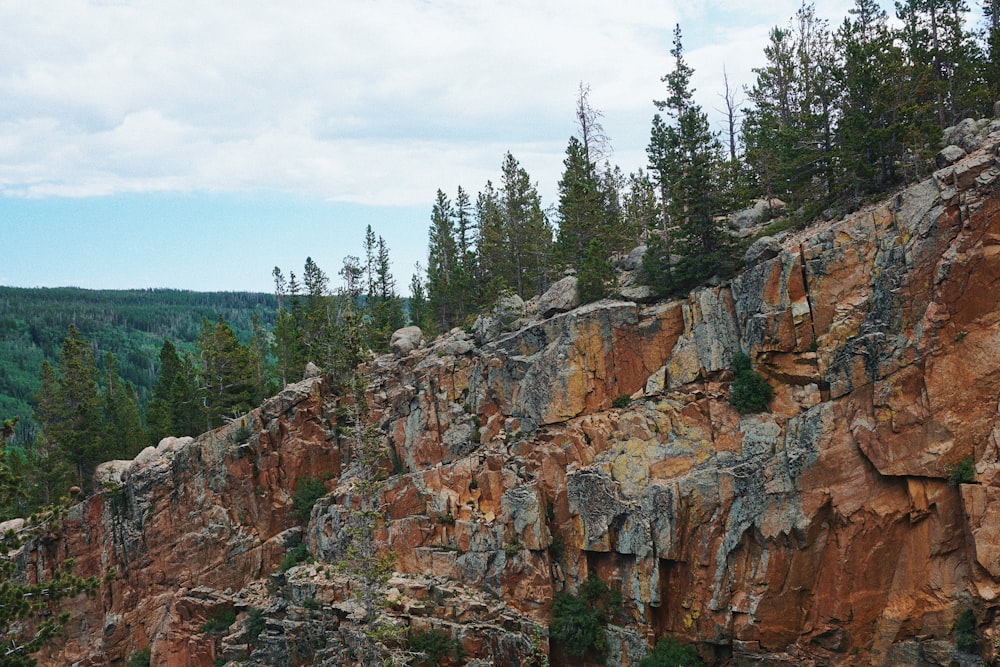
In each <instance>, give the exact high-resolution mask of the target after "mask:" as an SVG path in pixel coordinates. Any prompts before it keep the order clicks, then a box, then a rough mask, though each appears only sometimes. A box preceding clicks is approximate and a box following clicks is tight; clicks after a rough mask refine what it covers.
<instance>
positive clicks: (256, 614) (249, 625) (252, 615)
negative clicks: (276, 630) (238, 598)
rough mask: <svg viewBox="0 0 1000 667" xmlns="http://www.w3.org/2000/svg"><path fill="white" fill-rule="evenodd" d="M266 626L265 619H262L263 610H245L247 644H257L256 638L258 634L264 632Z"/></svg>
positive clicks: (255, 608) (251, 608) (252, 608)
mask: <svg viewBox="0 0 1000 667" xmlns="http://www.w3.org/2000/svg"><path fill="white" fill-rule="evenodd" d="M266 625H267V619H265V618H264V610H263V609H258V608H257V607H250V609H248V610H247V620H246V629H247V642H248V643H250V644H255V643H257V638H258V637H260V633H262V632H264V627H265V626H266Z"/></svg>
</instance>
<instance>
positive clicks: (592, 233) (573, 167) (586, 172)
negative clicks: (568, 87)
mask: <svg viewBox="0 0 1000 667" xmlns="http://www.w3.org/2000/svg"><path fill="white" fill-rule="evenodd" d="M563 164H564V165H565V170H564V171H563V176H562V178H561V179H560V180H559V207H558V214H559V231H558V235H557V237H556V245H555V249H554V254H555V256H556V258H557V260H558V262H559V264H560V265H561V266H564V267H570V268H573V269H577V270H578V269H579V268H580V265H581V264H582V262H583V257H584V255H585V254H586V252H587V250H588V247H589V245H590V241H591V240H592V239H600V240H601V241H604V242H606V241H607V236H609V234H607V233H606V230H603V229H602V227H603V226H604V221H605V218H604V215H605V206H604V201H603V196H602V195H603V192H602V190H601V187H600V184H599V183H598V178H597V169H596V167H595V165H594V163H593V162H591V161H590V160H589V159H587V150H586V148H585V147H584V145H583V143H581V141H580V140H579V139H577V138H576V137H570V140H569V145H568V146H567V147H566V159H565V160H563ZM602 231H605V233H604V234H601V232H602ZM602 237H603V238H602Z"/></svg>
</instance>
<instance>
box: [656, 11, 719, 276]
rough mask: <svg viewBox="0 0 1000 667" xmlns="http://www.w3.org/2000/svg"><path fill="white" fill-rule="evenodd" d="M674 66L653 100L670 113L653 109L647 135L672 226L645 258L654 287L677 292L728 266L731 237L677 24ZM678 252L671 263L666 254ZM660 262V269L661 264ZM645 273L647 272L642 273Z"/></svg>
mask: <svg viewBox="0 0 1000 667" xmlns="http://www.w3.org/2000/svg"><path fill="white" fill-rule="evenodd" d="M670 53H671V55H672V56H673V57H674V69H673V71H671V72H670V73H668V74H667V75H666V76H664V77H663V81H664V83H666V84H667V93H668V95H667V99H666V100H663V101H658V102H655V104H656V106H657V108H658V109H660V110H661V111H665V112H666V113H667V115H668V116H669V117H670V118H671V119H672V121H673V124H672V125H668V124H667V123H666V122H665V121H663V119H662V118H661V117H660V116H659V115H658V114H657V116H656V117H655V118H654V121H653V134H652V138H651V140H650V149H649V151H648V152H649V154H650V161H651V167H652V168H654V169H656V171H657V172H658V176H659V178H660V182H661V188H662V189H663V194H664V200H663V202H662V203H663V206H664V209H665V213H666V215H665V216H664V217H665V218H666V219H667V220H669V221H670V223H671V226H672V228H671V229H670V230H668V234H669V236H670V243H669V244H657V243H653V244H650V245H649V248H650V249H649V250H647V253H659V254H660V256H659V257H655V258H654V257H650V258H649V261H648V264H649V265H650V266H653V265H657V266H659V267H660V268H661V270H660V271H659V272H658V275H655V276H650V277H653V278H654V279H656V280H658V281H659V282H658V283H657V287H659V288H660V289H661V290H664V291H666V292H674V293H677V292H682V291H686V290H688V289H690V288H691V287H694V286H695V285H697V284H700V283H701V282H703V281H704V280H706V279H707V278H709V277H711V276H713V275H722V276H725V275H727V274H728V273H730V272H731V271H732V268H733V262H734V259H733V257H732V254H733V240H732V237H731V236H730V235H729V233H728V231H727V230H726V229H725V227H724V225H723V223H722V222H720V221H719V220H717V219H716V214H718V213H720V212H723V211H720V210H719V201H720V189H719V182H718V175H719V171H720V161H721V157H720V154H721V146H720V144H719V141H718V138H717V137H716V136H715V135H714V134H713V133H712V131H711V130H710V129H709V124H708V117H707V116H706V115H705V113H704V112H703V111H702V109H701V107H700V106H698V105H697V104H695V103H694V101H693V98H692V94H693V92H694V91H693V90H692V89H691V86H690V81H691V76H692V74H693V70H692V69H691V68H690V66H688V64H687V63H686V62H685V61H684V50H683V46H682V43H681V32H680V26H677V27H676V28H675V29H674V45H673V49H672V50H671V52H670ZM671 252H673V253H676V254H677V255H679V260H678V261H677V263H676V265H673V263H672V261H671V259H670V257H669V254H670V253H671ZM664 268H665V270H664ZM647 275H648V274H647Z"/></svg>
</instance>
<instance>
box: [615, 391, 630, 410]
mask: <svg viewBox="0 0 1000 667" xmlns="http://www.w3.org/2000/svg"><path fill="white" fill-rule="evenodd" d="M631 402H632V397H631V396H629V395H628V394H622V395H621V396H618V397H617V398H615V400H613V401H611V407H613V408H627V407H628V406H629V404H630V403H631Z"/></svg>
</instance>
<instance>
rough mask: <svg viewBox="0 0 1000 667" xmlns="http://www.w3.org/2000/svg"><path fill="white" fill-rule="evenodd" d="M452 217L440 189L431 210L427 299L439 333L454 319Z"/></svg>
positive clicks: (454, 292)
mask: <svg viewBox="0 0 1000 667" xmlns="http://www.w3.org/2000/svg"><path fill="white" fill-rule="evenodd" d="M454 225H455V214H454V211H453V210H452V206H451V200H450V199H448V197H447V195H445V193H444V192H442V191H441V190H438V191H437V199H436V200H435V202H434V207H433V208H432V209H431V226H430V230H429V232H428V237H429V238H428V249H427V296H428V300H429V301H430V308H431V312H432V313H433V314H434V323H435V325H436V326H437V328H438V329H439V330H440V331H447V330H449V329H450V328H451V327H452V326H453V325H454V323H455V320H456V311H457V310H458V309H457V307H456V300H457V299H456V285H455V280H454V279H455V268H456V264H457V262H456V254H457V248H456V247H455V227H454Z"/></svg>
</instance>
